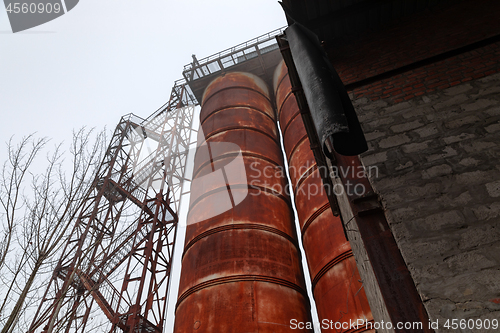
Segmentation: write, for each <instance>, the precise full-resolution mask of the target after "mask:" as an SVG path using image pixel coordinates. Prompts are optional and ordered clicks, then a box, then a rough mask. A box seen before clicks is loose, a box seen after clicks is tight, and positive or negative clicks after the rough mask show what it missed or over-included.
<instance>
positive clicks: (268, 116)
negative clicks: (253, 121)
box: [200, 105, 275, 125]
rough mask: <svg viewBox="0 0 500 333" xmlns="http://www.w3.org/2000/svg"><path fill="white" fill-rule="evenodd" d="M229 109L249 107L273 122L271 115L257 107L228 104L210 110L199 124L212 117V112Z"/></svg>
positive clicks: (216, 112)
mask: <svg viewBox="0 0 500 333" xmlns="http://www.w3.org/2000/svg"><path fill="white" fill-rule="evenodd" d="M231 109H250V110H255V111H257V112H259V113H260V114H263V115H264V116H266V117H267V118H269V119H271V120H272V121H273V123H274V122H275V119H274V118H273V117H271V115H270V114H269V113H267V112H265V111H263V110H261V109H258V108H256V107H254V106H244V105H229V106H224V107H222V108H220V109H215V110H214V111H212V112H210V114H209V115H208V116H206V117H205V119H203V121H201V122H200V125H203V124H204V123H205V122H206V121H207V119H208V118H210V117H212V116H213V115H214V114H215V115H216V114H218V113H219V112H222V111H225V110H231Z"/></svg>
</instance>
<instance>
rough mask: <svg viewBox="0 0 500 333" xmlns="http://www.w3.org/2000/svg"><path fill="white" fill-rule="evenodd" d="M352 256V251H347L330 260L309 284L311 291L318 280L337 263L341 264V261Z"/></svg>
mask: <svg viewBox="0 0 500 333" xmlns="http://www.w3.org/2000/svg"><path fill="white" fill-rule="evenodd" d="M352 256H354V254H353V253H352V250H349V251H346V252H342V254H341V255H339V256H336V257H335V258H333V259H332V260H330V261H329V262H328V263H327V264H326V265H325V266H323V268H322V269H320V270H319V271H318V273H317V274H316V276H315V277H314V279H313V280H312V283H311V285H312V289H313V290H314V289H315V288H316V284H317V283H318V282H319V280H321V278H322V277H323V275H325V274H326V273H327V272H328V271H329V270H330V269H331V268H332V267H333V266H335V265H337V264H338V263H340V262H342V261H344V260H346V259H348V258H350V257H352Z"/></svg>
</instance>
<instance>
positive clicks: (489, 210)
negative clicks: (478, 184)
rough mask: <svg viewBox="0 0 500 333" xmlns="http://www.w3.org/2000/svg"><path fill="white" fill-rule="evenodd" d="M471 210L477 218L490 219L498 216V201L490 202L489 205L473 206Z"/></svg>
mask: <svg viewBox="0 0 500 333" xmlns="http://www.w3.org/2000/svg"><path fill="white" fill-rule="evenodd" d="M472 211H473V212H474V215H475V216H476V217H477V219H478V220H483V221H487V220H491V219H493V218H496V217H498V216H500V202H495V203H492V204H491V205H480V206H477V207H473V208H472Z"/></svg>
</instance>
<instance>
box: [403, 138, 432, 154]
mask: <svg viewBox="0 0 500 333" xmlns="http://www.w3.org/2000/svg"><path fill="white" fill-rule="evenodd" d="M430 142H431V140H428V141H424V142H416V143H409V144H407V145H404V146H401V149H402V150H403V152H405V153H406V154H409V153H414V152H417V151H421V150H425V149H427V148H429V143H430Z"/></svg>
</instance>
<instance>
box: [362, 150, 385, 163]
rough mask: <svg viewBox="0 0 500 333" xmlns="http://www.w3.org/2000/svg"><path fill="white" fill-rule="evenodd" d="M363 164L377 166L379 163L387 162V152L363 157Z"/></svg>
mask: <svg viewBox="0 0 500 333" xmlns="http://www.w3.org/2000/svg"><path fill="white" fill-rule="evenodd" d="M362 160H363V164H364V165H366V166H368V165H375V164H377V163H382V162H385V161H387V152H386V151H384V152H381V153H377V154H373V155H368V156H363V158H362Z"/></svg>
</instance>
